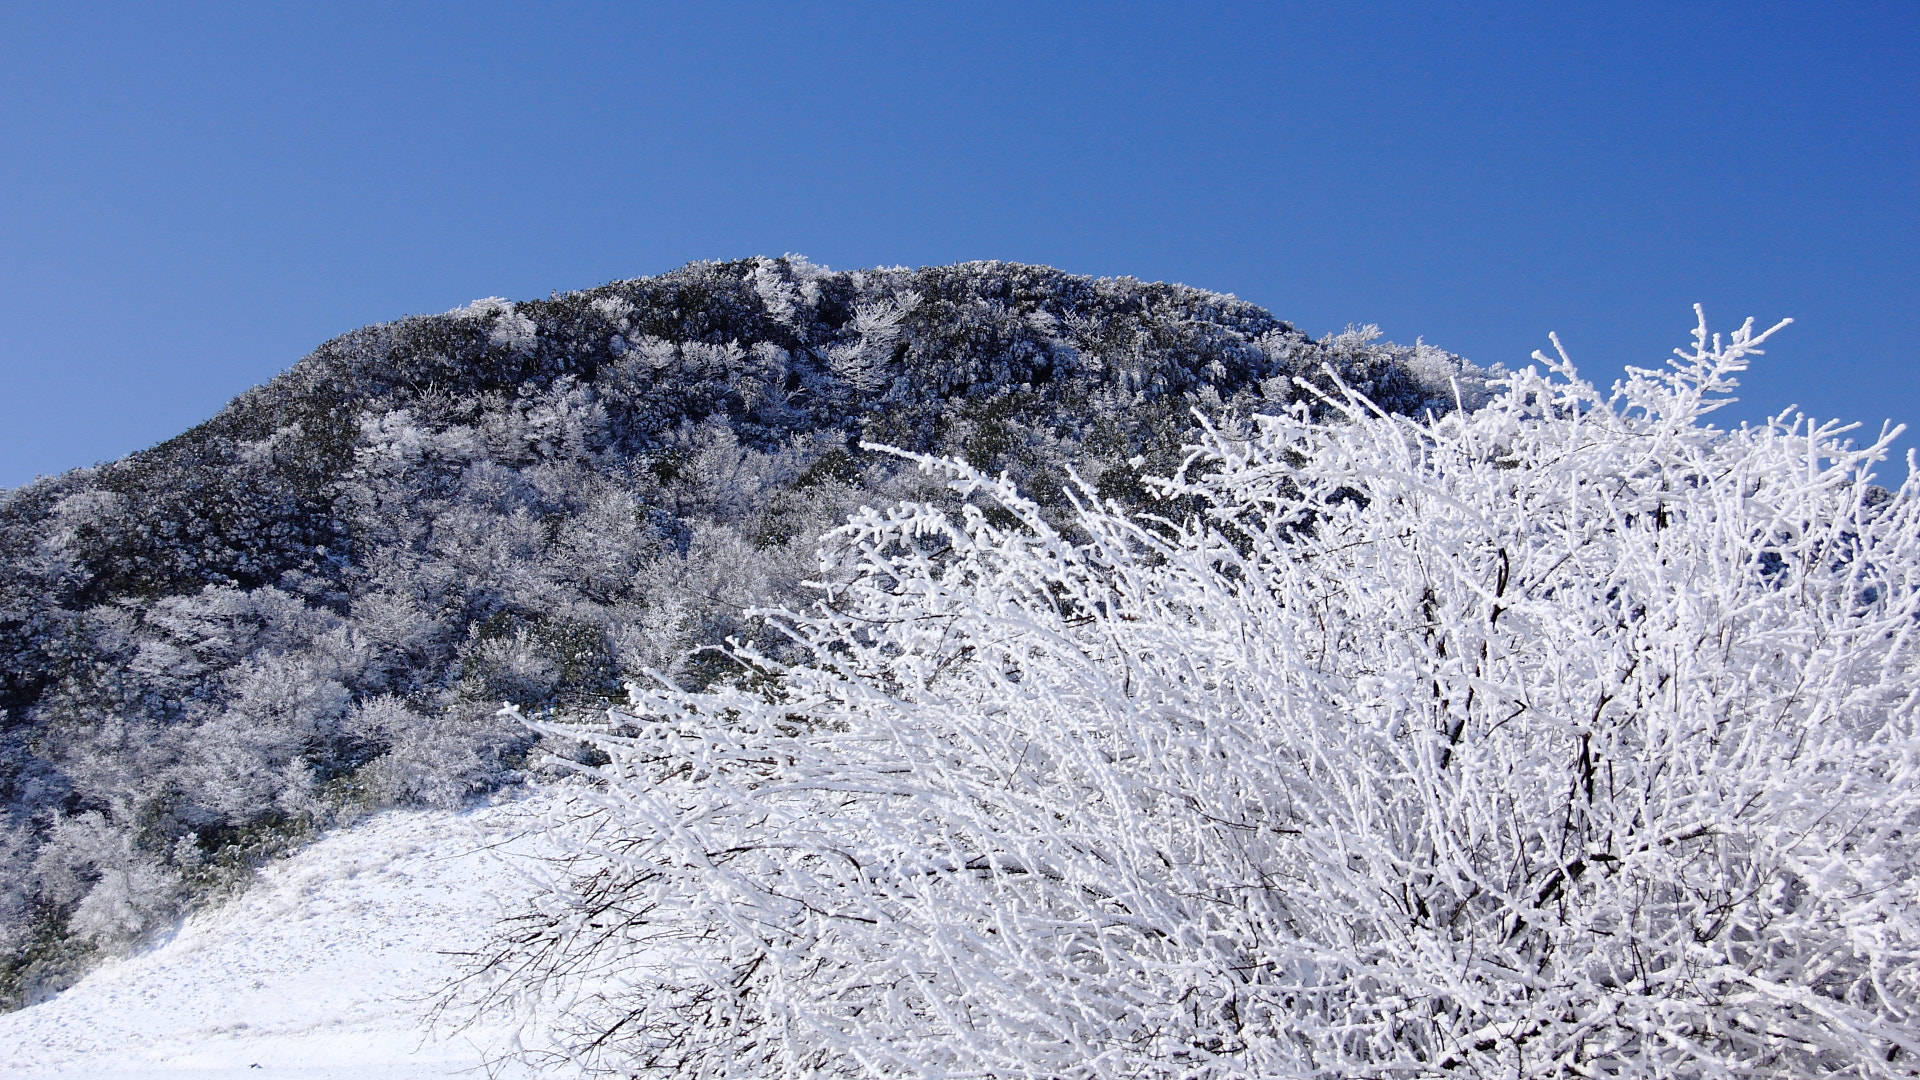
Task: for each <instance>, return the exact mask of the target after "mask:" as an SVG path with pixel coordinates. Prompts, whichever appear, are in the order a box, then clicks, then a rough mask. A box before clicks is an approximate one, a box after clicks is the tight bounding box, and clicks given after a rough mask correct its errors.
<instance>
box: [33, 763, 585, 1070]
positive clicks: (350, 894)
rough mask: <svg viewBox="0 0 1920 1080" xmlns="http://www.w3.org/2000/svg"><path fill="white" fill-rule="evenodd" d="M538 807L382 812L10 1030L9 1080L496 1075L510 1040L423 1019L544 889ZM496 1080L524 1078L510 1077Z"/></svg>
mask: <svg viewBox="0 0 1920 1080" xmlns="http://www.w3.org/2000/svg"><path fill="white" fill-rule="evenodd" d="M542 801H543V800H541V799H539V798H535V799H530V800H518V801H510V802H503V803H499V804H497V805H493V806H487V807H482V808H479V809H475V810H469V811H465V812H452V811H434V810H406V811H400V810H395V811H388V812H386V813H382V814H380V815H378V816H376V817H373V818H369V819H367V820H365V821H362V822H360V823H358V824H357V825H355V826H353V827H351V828H347V829H342V830H339V831H337V832H335V833H333V834H331V835H329V836H327V837H325V838H323V839H321V840H319V841H318V842H316V843H314V844H313V845H311V846H310V847H308V848H306V849H305V850H303V851H301V852H299V853H298V854H296V855H294V856H293V857H291V858H289V859H288V860H286V861H285V862H282V863H279V864H276V865H274V866H271V867H269V868H267V869H266V870H265V871H263V872H262V873H261V874H260V876H259V879H258V880H257V881H256V882H255V883H254V884H253V886H252V887H251V888H250V889H248V890H247V891H246V892H245V893H243V894H241V895H240V896H238V897H236V898H234V899H233V900H231V901H229V902H228V903H226V904H225V905H223V906H221V907H219V908H216V909H212V910H209V911H205V912H202V913H200V914H198V915H195V916H193V917H191V918H189V919H188V920H186V922H185V923H184V924H183V925H181V926H180V927H179V928H178V930H177V931H176V932H175V933H174V934H173V935H172V936H171V937H170V938H169V939H167V940H165V941H163V942H160V943H158V944H156V945H155V946H153V947H151V948H149V949H148V950H147V951H144V952H142V953H140V954H138V955H135V956H131V957H128V958H125V959H122V960H118V961H115V962H113V963H111V964H108V965H106V966H103V967H101V968H99V969H97V970H95V971H94V972H92V973H91V974H89V975H88V976H87V977H86V978H85V979H83V980H82V981H81V982H80V983H78V984H77V985H75V986H74V987H73V988H72V989H70V990H68V991H67V992H65V993H63V994H61V995H60V996H58V997H56V998H54V999H53V1000H50V1001H47V1002H44V1003H42V1004H39V1005H35V1006H32V1007H31V1008H27V1009H23V1010H21V1011H19V1012H15V1013H12V1014H10V1015H5V1016H0V1074H5V1075H6V1076H9V1077H12V1078H14V1080H52V1078H56V1077H58V1078H67V1077H83V1076H84V1077H88V1078H90V1080H134V1078H141V1080H145V1078H155V1080H212V1078H216V1077H249V1078H262V1077H276V1076H277V1077H298V1078H300V1080H335V1078H340V1080H346V1078H348V1077H351V1078H353V1080H413V1078H417V1077H437V1076H455V1075H469V1076H473V1075H486V1074H487V1071H481V1070H482V1069H483V1067H484V1065H485V1063H486V1062H487V1061H488V1059H489V1058H490V1057H495V1056H497V1055H498V1052H499V1049H500V1048H501V1047H503V1046H505V1045H508V1043H509V1040H510V1039H511V1038H512V1033H511V1032H508V1031H502V1030H499V1029H486V1028H477V1029H469V1030H466V1031H448V1030H433V1031H430V1030H429V1028H428V1026H427V1025H426V1023H425V1014H426V1012H427V1010H428V1008H429V1007H430V1005H431V1002H432V998H433V996H434V995H435V994H436V993H437V992H438V991H439V990H440V989H441V987H442V986H444V985H445V983H446V981H447V980H448V979H449V978H450V977H452V976H453V975H455V974H456V973H457V971H458V967H459V959H458V958H457V957H455V956H451V955H448V953H449V952H450V951H456V950H461V949H469V948H473V947H476V946H478V945H480V944H481V943H482V942H483V941H484V940H485V937H486V935H487V933H488V931H489V930H490V928H491V927H492V926H493V924H494V920H495V917H496V916H497V915H498V914H499V913H501V911H502V909H503V908H504V907H507V906H510V905H512V904H514V903H515V902H516V901H519V900H522V899H524V898H525V897H526V896H528V895H530V894H531V893H532V892H533V891H534V890H535V889H536V888H537V887H538V886H537V884H536V882H537V881H538V880H539V877H540V874H539V873H538V871H539V870H540V869H541V868H542V867H543V866H544V864H543V863H542V862H541V861H540V857H541V856H542V855H543V854H545V853H548V852H550V851H551V850H552V839H551V837H550V836H549V835H547V834H545V833H543V832H542V831H541V830H539V829H538V828H536V827H535V821H536V815H537V813H538V810H539V806H540V803H541V802H542ZM488 1071H490V1072H491V1074H492V1075H495V1076H503V1077H505V1076H515V1075H524V1073H523V1072H521V1071H518V1070H515V1069H506V1070H502V1069H499V1068H495V1069H493V1070H488Z"/></svg>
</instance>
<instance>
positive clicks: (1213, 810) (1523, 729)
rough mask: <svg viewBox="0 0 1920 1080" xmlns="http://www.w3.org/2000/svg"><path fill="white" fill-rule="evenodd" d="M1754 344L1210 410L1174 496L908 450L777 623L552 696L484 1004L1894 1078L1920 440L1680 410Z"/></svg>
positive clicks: (846, 1034) (1918, 777)
mask: <svg viewBox="0 0 1920 1080" xmlns="http://www.w3.org/2000/svg"><path fill="white" fill-rule="evenodd" d="M1769 333H1771V331H1769ZM1766 336H1767V335H1766V334H1756V333H1754V332H1753V330H1752V324H1751V322H1749V323H1748V325H1747V326H1746V327H1743V328H1742V329H1740V330H1738V331H1736V332H1735V333H1734V334H1732V335H1731V337H1730V338H1729V339H1727V340H1724V341H1723V340H1722V339H1721V338H1719V337H1709V336H1708V334H1707V331H1706V328H1705V324H1704V320H1703V321H1702V326H1701V329H1699V330H1698V331H1697V332H1696V336H1695V345H1694V348H1693V349H1692V350H1691V351H1687V352H1683V353H1682V354H1681V356H1680V359H1679V360H1678V361H1677V362H1675V363H1673V365H1672V366H1671V367H1670V368H1668V369H1664V370H1641V369H1629V374H1628V377H1627V378H1626V379H1625V380H1624V381H1623V382H1620V383H1618V384H1616V385H1615V387H1614V388H1613V390H1612V391H1611V393H1603V392H1599V391H1596V390H1595V388H1594V387H1593V386H1591V385H1590V384H1588V383H1586V382H1584V381H1582V380H1581V379H1580V378H1579V377H1578V375H1577V374H1576V372H1575V371H1574V369H1573V367H1572V365H1571V364H1570V363H1568V362H1566V360H1565V357H1564V355H1563V356H1561V357H1558V358H1552V359H1549V358H1547V357H1544V356H1541V355H1539V354H1536V359H1538V360H1539V361H1541V364H1542V365H1543V366H1542V367H1530V368H1528V369H1526V370H1524V371H1521V372H1518V373H1515V374H1513V375H1511V376H1509V377H1507V378H1505V379H1504V380H1503V381H1501V382H1500V383H1499V384H1498V385H1497V387H1496V389H1497V394H1496V396H1495V397H1493V399H1492V400H1491V402H1490V403H1488V404H1487V405H1486V406H1485V407H1483V408H1481V409H1479V410H1478V411H1475V412H1472V413H1455V414H1451V415H1445V416H1428V417H1426V418H1421V419H1414V418H1408V417H1403V416H1395V415H1390V414H1388V413H1385V412H1383V411H1381V410H1379V409H1377V408H1376V407H1375V406H1374V405H1373V404H1372V403H1371V402H1369V401H1368V400H1367V399H1366V398H1364V397H1363V396H1361V395H1360V394H1358V393H1356V392H1352V391H1345V392H1340V391H1337V390H1336V391H1335V392H1332V393H1329V394H1328V395H1326V396H1325V397H1324V398H1323V399H1322V400H1321V401H1320V403H1319V407H1318V408H1314V407H1308V406H1306V405H1303V406H1301V407H1300V408H1297V409H1295V410H1293V411H1291V412H1289V413H1284V414H1279V415H1271V416H1261V417H1258V418H1255V419H1254V421H1253V422H1252V423H1251V424H1249V425H1247V426H1246V427H1244V428H1229V427H1224V426H1222V427H1209V428H1207V429H1206V430H1205V432H1204V434H1203V436H1202V437H1201V438H1200V439H1199V440H1198V444H1197V445H1196V446H1195V447H1194V448H1193V449H1192V451H1191V452H1190V453H1189V455H1188V457H1187V458H1186V460H1185V462H1184V464H1183V465H1182V467H1181V468H1180V469H1178V470H1177V471H1176V472H1175V473H1174V474H1173V475H1172V476H1171V477H1170V478H1167V479H1164V480H1160V481H1157V482H1156V487H1157V490H1158V491H1159V492H1160V493H1161V494H1162V495H1163V496H1165V499H1166V502H1167V504H1169V505H1181V506H1185V507H1188V508H1189V510H1190V512H1189V513H1188V514H1187V515H1186V516H1184V517H1179V518H1168V517H1158V518H1156V517H1150V516H1141V515H1139V514H1137V513H1132V512H1128V511H1127V510H1126V509H1125V508H1123V507H1120V506H1118V505H1115V504H1111V503H1107V502H1104V501H1102V500H1100V499H1099V498H1098V496H1097V495H1096V494H1095V493H1094V492H1092V491H1091V490H1090V489H1089V488H1088V487H1086V486H1082V487H1081V488H1080V489H1079V493H1078V495H1077V496H1076V503H1075V509H1074V513H1073V515H1072V518H1071V521H1070V522H1068V523H1067V524H1066V525H1064V526H1058V525H1057V524H1056V522H1055V521H1054V519H1053V518H1052V517H1051V516H1050V515H1049V514H1048V513H1047V512H1046V511H1045V510H1044V508H1043V507H1041V506H1040V505H1038V504H1036V503H1035V502H1033V501H1031V500H1029V499H1027V498H1025V497H1023V496H1022V495H1021V494H1020V493H1019V492H1018V491H1017V490H1016V489H1015V487H1014V486H1013V485H1012V484H1011V483H1009V482H1008V481H1006V480H1005V479H1004V478H999V477H993V476H989V475H987V474H984V473H982V472H980V471H979V470H977V469H974V468H972V467H969V466H967V465H966V464H964V463H962V462H958V461H953V460H950V459H941V458H937V457H932V456H916V457H914V458H913V460H914V461H915V462H917V464H918V465H919V466H920V467H921V468H923V469H925V470H928V471H930V472H931V473H933V474H935V475H937V476H940V477H943V478H945V479H946V480H947V482H948V483H949V484H950V485H951V488H952V490H953V492H954V493H955V494H956V495H958V496H961V497H964V500H965V501H964V503H962V504H960V505H957V506H956V505H954V504H933V503H925V502H921V503H903V504H898V505H895V506H893V507H892V508H890V509H884V510H882V509H864V510H862V511H860V512H858V513H857V514H855V515H854V516H853V517H852V518H851V520H850V521H849V522H848V523H847V524H846V525H845V526H844V527H842V528H841V529H839V530H838V531H837V532H835V533H833V534H831V536H830V537H829V538H828V540H827V542H826V546H825V548H824V549H823V551H824V556H823V560H824V561H823V564H822V567H821V570H820V574H819V580H820V582H821V586H820V587H821V588H822V589H823V592H824V595H823V598H822V600H821V601H820V603H819V604H818V605H817V606H816V607H814V608H813V609H811V610H810V611H809V612H807V613H798V614H796V613H787V614H784V615H781V616H780V617H779V618H780V619H781V620H783V623H784V625H785V627H786V628H787V632H788V633H789V634H790V635H791V637H792V639H793V641H794V642H795V643H797V645H798V646H799V647H800V648H801V650H802V652H803V656H801V657H800V658H798V659H791V660H790V661H789V662H784V663H783V662H778V661H776V660H774V659H771V658H769V657H767V656H765V655H762V654H758V653H756V652H754V651H753V650H752V649H742V650H740V651H739V660H740V662H741V663H742V664H743V665H745V667H746V669H747V672H748V673H747V674H746V675H744V676H742V677H741V678H739V679H738V680H737V681H736V682H735V683H734V684H733V685H731V686H728V687H725V688H722V689H718V690H715V691H712V692H707V693H688V692H684V691H682V690H680V689H677V688H675V687H673V686H671V685H669V684H660V683H656V684H654V685H647V686H640V685H636V686H635V687H633V688H632V691H631V693H632V701H631V703H630V704H629V705H627V706H625V707H622V708H616V709H614V710H612V711H611V712H610V713H609V714H607V716H606V718H605V720H604V721H602V722H597V723H591V724H588V723H582V724H574V725H568V726H563V727H559V728H549V730H552V731H556V732H559V733H563V734H565V735H566V736H568V737H570V738H580V739H585V740H587V741H588V742H590V743H591V744H592V746H593V747H595V748H597V749H598V750H599V751H600V752H601V754H603V755H604V756H605V758H606V759H607V761H606V763H604V764H601V765H599V766H584V765H583V766H580V769H581V771H582V772H583V773H584V774H585V778H586V779H587V780H588V781H590V783H588V784H587V785H585V786H583V787H582V789H581V793H580V795H579V798H578V800H577V803H576V806H575V809H574V812H575V813H576V814H578V815H582V816H584V818H585V820H586V821H587V823H589V824H590V825H592V826H593V828H592V829H590V830H589V835H590V840H589V841H587V842H585V844H584V845H583V846H582V848H581V849H580V851H579V855H578V859H577V861H576V862H575V863H574V866H573V870H574V877H573V880H572V883H571V885H570V886H567V887H565V888H562V889H560V890H559V891H557V892H556V893H555V894H554V895H552V896H550V897H548V898H547V899H545V900H544V901H543V902H542V903H541V904H540V905H539V907H538V908H537V909H536V910H534V911H531V912H529V913H528V914H527V915H525V916H524V917H523V918H520V919H518V920H517V921H515V922H513V923H511V924H509V926H508V928H507V929H506V930H505V931H504V932H503V936H502V938H501V939H500V941H499V943H498V948H497V949H496V950H495V951H493V952H491V953H489V954H487V955H485V956H483V957H480V958H479V963H480V970H481V971H482V973H483V974H484V975H485V976H487V977H491V978H494V979H495V981H494V982H492V983H489V984H486V985H487V986H488V987H489V989H487V990H486V991H485V992H486V993H487V994H488V995H490V996H489V997H488V999H487V1000H488V1001H489V1002H490V1003H491V1004H495V1005H517V1006H518V1007H520V1008H523V1009H526V1010H528V1011H529V1012H530V1013H531V1015H532V1016H533V1017H534V1018H536V1019H537V1020H539V1021H541V1022H543V1023H546V1024H548V1025H550V1026H551V1028H552V1029H553V1030H554V1031H555V1035H554V1040H555V1041H554V1042H553V1044H552V1046H553V1049H554V1052H556V1053H559V1054H562V1055H566V1056H568V1057H571V1058H574V1059H576V1060H579V1061H582V1062H584V1063H586V1064H589V1065H593V1066H597V1067H601V1068H604V1069H606V1070H608V1071H611V1072H616V1073H620V1074H622V1075H626V1074H630V1073H631V1074H645V1075H653V1074H660V1075H670V1076H689V1077H692V1076H699V1077H722V1076H727V1077H747V1076H754V1077H762V1076H803V1075H804V1076H902V1077H933V1076H1005V1077H1012V1076H1020V1077H1087V1078H1092V1077H1115V1078H1119V1077H1126V1078H1135V1077H1176V1076H1177V1077H1195V1078H1199V1077H1206V1078H1216V1077H1217V1078H1226V1077H1329V1078H1331V1077H1360V1076H1368V1077H1418V1076H1502V1077H1547V1076H1607V1077H1734V1076H1744V1077H1788V1076H1792V1077H1814V1076H1822V1077H1828V1076H1852V1077H1894V1076H1914V1075H1916V1074H1920V1036H1917V1035H1916V1034H1915V1033H1916V1031H1920V732H1916V707H1920V667H1916V661H1917V660H1920V655H1917V654H1916V645H1917V644H1920V642H1917V641H1916V633H1917V632H1920V480H1916V479H1914V478H1913V476H1912V472H1911V465H1910V472H1909V479H1908V480H1907V482H1906V484H1905V485H1904V486H1902V487H1901V488H1900V489H1899V490H1898V491H1896V492H1892V493H1889V492H1888V491H1886V490H1884V489H1882V488H1879V487H1876V486H1875V485H1874V484H1873V483H1872V474H1871V472H1870V469H1871V468H1872V467H1873V465H1874V464H1875V463H1876V462H1878V461H1880V460H1881V459H1882V458H1883V456H1884V453H1885V450H1886V447H1887V446H1888V444H1889V441H1890V439H1891V438H1892V435H1891V434H1890V433H1887V434H1883V435H1882V437H1880V438H1879V439H1877V440H1875V441H1874V442H1873V443H1872V444H1871V445H1869V446H1867V447H1865V448H1855V447H1853V446H1852V445H1851V444H1850V443H1848V442H1845V441H1843V439H1842V435H1843V433H1844V432H1845V431H1846V430H1847V429H1845V428H1841V427H1838V426H1833V425H1826V426H1818V427H1815V426H1812V425H1810V424H1809V423H1807V422H1804V421H1800V420H1796V419H1792V418H1788V417H1784V416H1783V417H1782V418H1780V419H1778V420H1776V421H1774V422H1772V423H1770V424H1768V425H1766V426H1764V427H1757V428H1754V427H1742V428H1740V429H1738V430H1733V431H1726V430H1716V429H1715V428H1713V427H1711V426H1709V425H1708V424H1707V423H1706V422H1705V418H1706V416H1707V415H1708V414H1709V413H1710V412H1711V411H1712V410H1713V409H1714V408H1716V407H1717V406H1718V405H1719V404H1721V403H1722V402H1723V401H1724V397H1723V392H1724V391H1726V390H1727V389H1728V388H1730V387H1731V386H1732V385H1733V376H1734V374H1735V373H1737V372H1738V371H1740V370H1742V369H1743V367H1744V366H1745V364H1746V362H1747V360H1746V358H1747V357H1748V356H1750V355H1751V354H1753V353H1755V352H1757V351H1758V349H1757V348H1756V347H1757V346H1758V345H1759V344H1760V343H1761V342H1762V341H1764V340H1765V338H1766ZM473 985H479V984H473Z"/></svg>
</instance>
